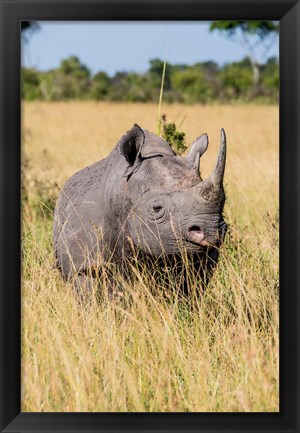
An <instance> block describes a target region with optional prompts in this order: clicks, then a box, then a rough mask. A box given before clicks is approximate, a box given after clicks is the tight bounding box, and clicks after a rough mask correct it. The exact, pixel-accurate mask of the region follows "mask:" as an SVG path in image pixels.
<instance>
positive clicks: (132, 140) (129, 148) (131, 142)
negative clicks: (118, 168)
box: [119, 123, 145, 166]
mask: <svg viewBox="0 0 300 433" xmlns="http://www.w3.org/2000/svg"><path fill="white" fill-rule="evenodd" d="M144 141H145V134H144V132H143V130H142V129H141V128H140V127H139V125H137V124H136V123H135V124H134V125H133V127H132V128H131V129H129V131H127V132H126V134H124V135H123V137H122V138H121V140H120V142H119V143H120V152H121V154H122V155H123V156H124V157H125V158H126V160H127V161H128V163H129V164H130V165H131V166H133V165H134V163H135V162H136V160H137V159H138V158H139V156H140V153H141V148H142V146H143V144H144Z"/></svg>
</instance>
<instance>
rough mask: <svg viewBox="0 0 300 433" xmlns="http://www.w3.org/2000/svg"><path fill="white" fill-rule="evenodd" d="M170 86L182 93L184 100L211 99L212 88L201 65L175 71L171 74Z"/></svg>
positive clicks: (192, 101) (203, 101) (203, 100)
mask: <svg viewBox="0 0 300 433" xmlns="http://www.w3.org/2000/svg"><path fill="white" fill-rule="evenodd" d="M172 87H173V89H176V90H179V91H180V92H181V94H182V95H183V100H184V102H188V103H194V102H202V103H206V102H209V101H210V100H211V99H212V90H211V87H210V86H209V84H208V82H207V80H205V77H204V73H203V70H202V68H201V67H199V66H197V67H195V66H194V67H190V68H189V69H186V70H184V71H182V72H180V71H177V72H174V73H173V75H172Z"/></svg>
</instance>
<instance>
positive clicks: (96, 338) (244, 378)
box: [22, 102, 279, 412]
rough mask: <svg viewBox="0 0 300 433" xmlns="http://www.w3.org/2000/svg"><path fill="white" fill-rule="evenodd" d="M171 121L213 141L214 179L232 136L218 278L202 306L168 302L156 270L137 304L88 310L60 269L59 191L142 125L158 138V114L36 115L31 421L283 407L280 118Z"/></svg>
mask: <svg viewBox="0 0 300 433" xmlns="http://www.w3.org/2000/svg"><path fill="white" fill-rule="evenodd" d="M163 112H165V113H166V114H167V119H168V120H169V121H171V120H176V119H177V124H179V123H180V122H181V120H183V119H184V122H183V124H182V127H181V129H182V130H184V131H185V132H186V134H187V141H188V142H191V141H192V140H193V139H194V138H195V137H196V136H198V135H200V134H201V133H203V132H207V133H208V135H209V138H210V145H209V149H208V151H207V152H206V154H205V155H204V156H203V157H202V159H201V172H202V175H203V177H205V176H206V175H209V174H210V172H211V170H212V169H213V166H214V164H215V160H216V156H217V152H218V148H219V134H220V128H221V127H224V128H225V130H226V132H227V139H228V153H227V166H226V172H225V190H226V195H227V201H226V205H225V210H224V214H225V220H226V221H227V223H228V224H229V227H230V230H229V233H228V234H227V238H226V241H225V244H224V245H223V247H222V252H221V256H220V257H221V258H220V261H219V264H218V268H217V270H216V272H215V274H214V276H213V278H212V280H211V282H210V284H209V286H208V287H207V289H206V292H205V294H204V296H203V297H202V298H201V299H199V298H197V297H196V296H193V294H191V297H190V299H185V300H184V299H181V298H180V297H179V296H178V295H177V293H176V287H175V290H174V288H173V290H170V294H169V297H166V296H161V294H160V292H161V288H160V287H156V288H155V282H153V280H152V279H151V275H150V274H149V273H148V274H147V270H144V271H143V272H142V274H140V275H136V280H135V282H134V283H133V284H131V285H129V284H128V283H127V286H126V290H127V293H129V294H130V299H131V300H130V302H117V301H113V302H103V303H99V302H96V301H94V302H92V304H91V305H81V304H79V303H78V300H77V299H76V297H75V296H74V293H73V291H72V287H71V285H70V284H66V283H64V282H63V281H62V280H61V277H60V274H59V272H58V271H57V270H56V269H55V267H54V255H53V251H52V244H51V236H52V233H51V231H52V219H53V207H54V202H55V199H56V197H57V193H58V190H59V187H60V186H62V184H63V182H64V181H65V180H66V179H67V178H68V177H69V176H70V175H72V174H73V173H74V172H76V171H78V170H79V169H81V168H83V167H84V166H86V165H88V164H90V163H93V162H95V161H97V160H99V159H101V158H103V157H105V156H106V155H107V154H108V153H109V152H110V150H111V149H112V147H113V146H114V145H115V143H116V142H117V140H118V139H119V138H120V137H121V136H122V135H123V134H124V132H125V131H127V130H128V129H129V128H130V127H131V126H132V125H133V124H134V123H138V124H139V125H140V126H142V127H143V128H146V129H149V130H151V131H153V132H156V130H157V105H141V104H140V105H138V104H136V105H126V104H112V103H92V102H70V103H63V102H61V103H41V102H35V103H25V104H24V105H23V158H22V162H23V176H22V180H23V188H22V190H23V194H22V195H23V206H22V226H23V232H22V233H23V234H22V239H23V241H22V411H29V412H30V411H63V412H67V411H117V412H118V411H150V412H152V411H195V412H228V411H263V412H266V411H270V412H273V411H278V410H279V381H278V379H279V378H278V362H279V360H278V356H279V353H278V347H279V340H278V338H279V335H278V328H279V316H278V308H279V303H278V183H279V176H278V108H277V107H275V106H254V105H253V106H243V105H231V106H217V105H216V106H211V107H210V106H206V107H203V106H200V105H195V106H180V105H171V106H165V107H164V109H163ZM195 283H196V284H197V282H195ZM150 286H151V291H150V290H149V288H150ZM153 289H154V290H153Z"/></svg>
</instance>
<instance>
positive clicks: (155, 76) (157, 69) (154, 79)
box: [148, 59, 172, 90]
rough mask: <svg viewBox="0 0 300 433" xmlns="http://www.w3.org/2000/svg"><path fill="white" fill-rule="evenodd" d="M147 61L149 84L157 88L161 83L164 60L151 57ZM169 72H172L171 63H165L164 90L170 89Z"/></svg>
mask: <svg viewBox="0 0 300 433" xmlns="http://www.w3.org/2000/svg"><path fill="white" fill-rule="evenodd" d="M149 63H150V68H149V70H148V73H149V76H150V78H151V85H152V87H154V88H156V89H158V90H159V89H160V85H161V78H162V73H163V68H164V62H163V61H162V60H160V59H152V60H150V62H149ZM171 74H172V65H170V63H166V70H165V80H164V90H170V89H171Z"/></svg>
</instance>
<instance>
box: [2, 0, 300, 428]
mask: <svg viewBox="0 0 300 433" xmlns="http://www.w3.org/2000/svg"><path fill="white" fill-rule="evenodd" d="M0 7H1V9H0V14H1V82H0V86H1V89H0V95H1V105H0V110H1V113H0V114H1V115H0V122H1V125H0V131H1V158H0V161H1V171H0V174H1V196H0V200H1V213H0V215H1V226H0V227H1V229H0V230H1V232H0V239H1V256H0V259H1V261H0V266H1V268H0V278H1V302H0V308H1V316H0V317H1V319H0V320H1V350H0V359H1V365H0V370H1V394H0V397H1V420H0V422H1V426H0V427H1V432H11V433H12V432H43V431H47V432H67V431H68V432H86V433H87V432H148V433H150V432H223V431H228V432H266V431H268V432H290V433H292V432H299V431H300V422H299V407H300V401H299V381H300V374H299V361H300V359H299V347H300V346H299V329H300V327H299V317H300V308H299V300H300V296H299V269H300V262H299V217H300V212H299V205H300V200H299V193H300V188H299V186H300V164H299V162H300V147H299V144H300V142H299V119H300V102H299V97H300V86H299V81H300V74H299V69H300V37H299V31H300V3H299V1H295V0H210V1H208V0H194V1H193V0H186V1H184V0H178V1H176V0H175V1H158V0H157V1H155V0H148V1H137V0H131V1H129V0H124V1H120V0H117V1H114V0H110V1H107V0H106V1H105V0H81V1H78V0H61V1H56V0H51V1H47V0H45V1H44V0H39V1H34V0H33V1H30V0H0ZM217 19H272V20H280V411H279V412H278V413H217V414H214V413H154V414H153V413H21V412H20V379H21V374H20V364H21V362H20V325H21V297H20V283H21V259H20V242H21V237H20V234H21V231H20V159H21V158H20V141H21V128H20V121H21V119H20V117H21V109H20V21H21V20H37V21H40V20H48V21H50V20H53V21H60V20H72V21H79V20H82V21H89V20H130V21H132V20H139V21H143V20H156V21H159V20H183V21H188V20H193V21H197V20H217ZM258 157H259V156H258Z"/></svg>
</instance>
